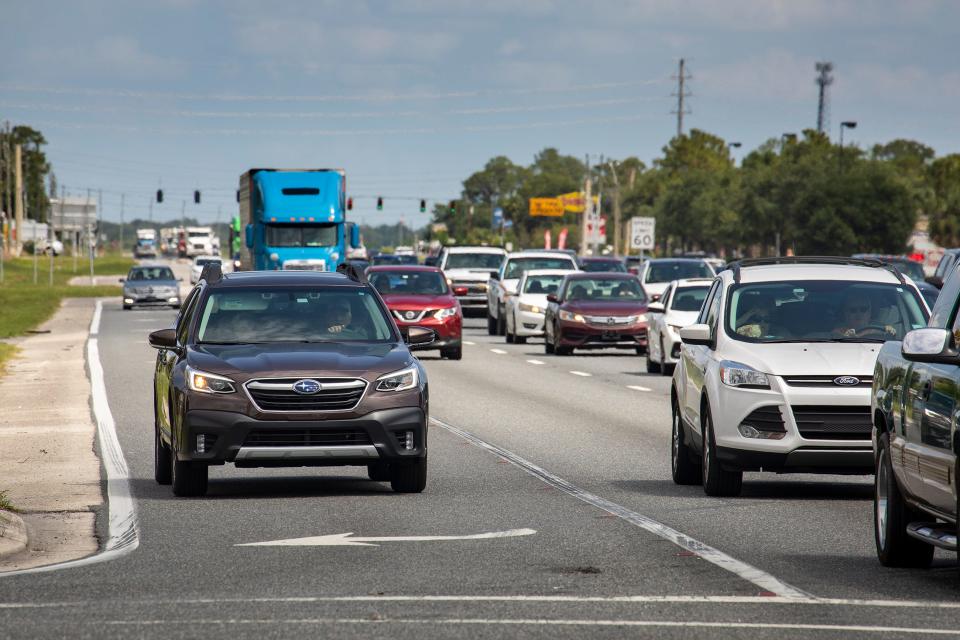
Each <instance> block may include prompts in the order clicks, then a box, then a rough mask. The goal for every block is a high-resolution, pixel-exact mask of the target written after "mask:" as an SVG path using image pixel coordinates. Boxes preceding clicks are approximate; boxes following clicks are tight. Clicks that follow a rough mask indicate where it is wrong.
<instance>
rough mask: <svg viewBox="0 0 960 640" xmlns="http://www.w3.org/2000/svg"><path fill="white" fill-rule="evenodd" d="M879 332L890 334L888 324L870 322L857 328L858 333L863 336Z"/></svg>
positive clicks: (885, 334)
mask: <svg viewBox="0 0 960 640" xmlns="http://www.w3.org/2000/svg"><path fill="white" fill-rule="evenodd" d="M872 333H879V334H882V335H884V336H889V335H890V332H889V331H887V327H886V325H882V324H868V325H864V326H862V327H860V328H859V329H857V332H856V335H858V336H862V335H864V334H872Z"/></svg>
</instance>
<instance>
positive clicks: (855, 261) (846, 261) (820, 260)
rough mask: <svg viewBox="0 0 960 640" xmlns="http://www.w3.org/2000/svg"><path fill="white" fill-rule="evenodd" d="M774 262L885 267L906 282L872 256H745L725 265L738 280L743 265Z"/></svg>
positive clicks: (750, 265)
mask: <svg viewBox="0 0 960 640" xmlns="http://www.w3.org/2000/svg"><path fill="white" fill-rule="evenodd" d="M775 264H836V265H849V266H854V267H873V268H875V269H886V270H887V271H889V272H891V273H892V274H893V275H895V276H896V277H897V280H899V281H900V284H906V280H905V279H904V277H903V274H902V273H900V270H899V269H897V268H896V267H895V266H893V265H892V264H888V263H886V262H883V261H882V260H877V259H874V258H847V257H844V256H774V257H770V258H745V259H743V260H737V261H736V262H731V263H730V264H729V265H727V268H728V269H730V270H731V271H733V281H734V282H736V283H738V284H739V282H740V269H742V268H744V267H763V266H768V265H775Z"/></svg>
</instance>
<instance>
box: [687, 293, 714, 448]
mask: <svg viewBox="0 0 960 640" xmlns="http://www.w3.org/2000/svg"><path fill="white" fill-rule="evenodd" d="M721 297H722V290H721V286H720V281H719V280H718V281H716V282H714V283H713V288H712V289H711V290H710V293H709V294H708V296H707V300H706V302H705V303H704V305H703V308H702V309H701V310H700V316H699V317H698V318H697V324H704V323H705V324H709V325H710V327H711V334H712V335H714V336H716V331H717V325H718V323H717V321H718V319H719V316H720V299H721ZM711 352H712V347H708V346H704V345H700V344H685V345H683V350H682V353H681V358H682V359H683V373H684V379H685V381H686V384H685V385H684V390H683V396H684V397H683V411H684V415H685V416H686V419H687V423H688V424H690V425H692V426H693V427H694V428H695V429H696V430H697V431H698V432H699V430H700V399H701V393H702V390H703V385H704V379H705V376H706V372H707V363H708V362H709V361H710V359H711V357H712V353H711Z"/></svg>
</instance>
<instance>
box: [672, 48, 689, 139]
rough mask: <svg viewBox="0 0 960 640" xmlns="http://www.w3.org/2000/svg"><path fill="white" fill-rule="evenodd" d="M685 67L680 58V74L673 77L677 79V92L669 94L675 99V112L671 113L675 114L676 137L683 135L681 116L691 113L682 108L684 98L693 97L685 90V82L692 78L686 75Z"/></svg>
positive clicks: (684, 61) (685, 64)
mask: <svg viewBox="0 0 960 640" xmlns="http://www.w3.org/2000/svg"><path fill="white" fill-rule="evenodd" d="M686 66H687V63H686V60H684V59H683V58H680V72H679V73H678V74H677V75H675V76H674V78H676V79H677V92H676V93H673V94H671V95H673V96H676V98H677V110H676V111H671V113H675V114H677V137H680V136H682V135H683V115H684V114H685V113H691V111H690V110H689V109H687V108H686V107H685V106H684V98H689V97H690V96H692V95H693V94H692V93H690V92H688V91H687V90H686V81H687V80H690V79H692V78H693V76H692V75H690V74H688V73H687V70H686Z"/></svg>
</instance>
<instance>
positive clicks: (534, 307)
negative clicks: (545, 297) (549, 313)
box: [520, 302, 543, 313]
mask: <svg viewBox="0 0 960 640" xmlns="http://www.w3.org/2000/svg"><path fill="white" fill-rule="evenodd" d="M520 311H528V312H530V313H543V309H541V308H540V307H538V306H537V305H535V304H527V303H526V302H521V303H520Z"/></svg>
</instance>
